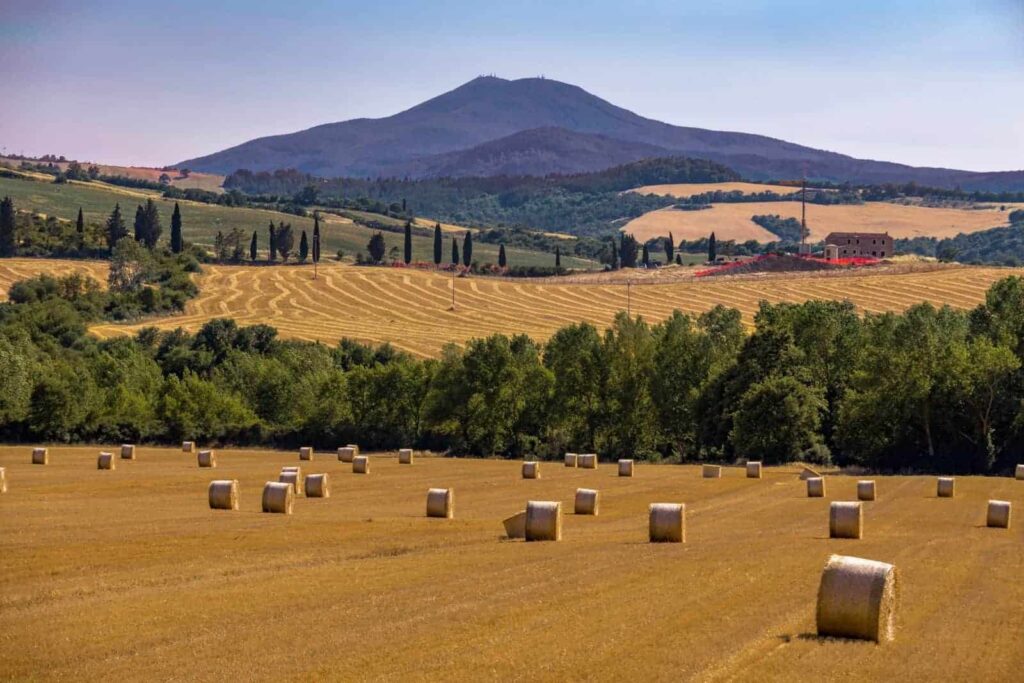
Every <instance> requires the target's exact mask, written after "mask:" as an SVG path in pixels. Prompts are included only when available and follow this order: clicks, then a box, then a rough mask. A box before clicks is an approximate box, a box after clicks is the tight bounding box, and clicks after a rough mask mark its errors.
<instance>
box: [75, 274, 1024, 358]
mask: <svg viewBox="0 0 1024 683" xmlns="http://www.w3.org/2000/svg"><path fill="white" fill-rule="evenodd" d="M204 271H205V272H204V273H203V274H202V275H201V276H199V279H198V280H197V282H198V284H199V288H200V294H199V296H198V297H197V298H196V299H194V300H192V301H190V302H189V303H188V304H187V306H186V311H185V313H184V314H183V315H180V316H173V317H169V318H161V319H155V320H145V321H142V322H140V323H137V324H133V325H119V324H118V325H115V324H104V325H97V326H95V327H93V328H92V330H93V332H94V333H96V334H98V335H99V336H101V337H110V336H114V335H119V334H134V333H135V332H136V331H137V330H138V329H139V328H140V327H144V326H147V325H156V326H157V327H160V328H163V329H173V328H175V327H179V326H180V327H183V328H185V329H187V330H193V331H194V330H196V329H198V328H199V327H200V326H201V325H202V324H203V323H205V322H206V321H207V320H210V319H211V318H216V317H231V318H234V319H236V320H237V321H238V322H239V323H240V324H249V325H251V324H255V323H266V324H268V325H273V326H274V327H276V328H277V329H278V330H279V331H280V333H281V335H282V336H284V337H288V338H295V339H308V340H319V341H323V342H325V343H328V344H334V343H336V342H337V341H338V339H340V338H341V337H351V338H353V339H357V340H361V341H364V342H378V343H379V342H386V341H387V342H391V343H392V344H394V345H395V346H396V347H398V348H401V349H404V350H406V351H409V352H411V353H413V354H416V355H420V356H432V355H437V354H438V353H439V351H440V349H441V347H442V346H443V345H444V344H445V343H446V342H449V341H451V342H456V343H463V342H465V341H466V340H468V339H471V338H474V337H484V336H487V335H490V334H494V333H498V332H500V333H505V334H515V333H526V334H529V335H531V336H532V337H534V338H535V339H538V340H544V339H547V338H548V337H549V336H550V335H551V334H553V333H554V332H555V331H556V330H557V329H558V328H560V327H563V326H565V325H567V324H569V323H572V322H577V321H580V320H588V321H590V322H592V323H594V324H595V325H597V326H598V327H599V328H604V327H607V326H608V325H609V324H610V323H611V321H612V319H613V317H614V316H615V314H616V313H617V312H618V311H622V310H626V306H627V285H626V283H625V282H624V281H621V280H620V281H618V282H602V281H601V280H600V279H597V278H600V277H601V276H596V275H595V276H592V277H594V278H595V280H593V281H591V282H592V283H591V284H582V283H587V282H588V278H585V277H582V276H581V277H578V278H575V280H576V282H575V283H571V282H566V283H565V284H561V283H558V282H551V281H546V282H543V283H539V282H529V281H524V280H515V279H498V278H459V279H457V280H456V281H455V283H456V288H457V298H456V300H457V307H456V309H455V310H454V311H453V310H449V309H450V306H451V287H452V278H451V277H450V276H447V275H443V274H439V273H434V272H430V271H419V270H409V269H395V268H367V267H356V266H348V265H339V264H337V263H327V264H322V265H321V268H320V278H319V279H318V280H313V269H312V268H311V267H308V266H305V267H273V268H271V267H255V268H254V267H246V266H204ZM1021 273H1024V270H1020V269H1010V268H980V267H948V268H940V269H936V270H929V271H924V272H906V273H902V272H899V271H896V272H893V271H884V272H881V273H874V274H872V273H870V271H862V272H860V273H858V274H845V273H843V274H840V275H834V276H829V277H822V276H808V275H786V276H779V277H765V278H756V277H754V278H745V279H739V278H735V279H734V278H718V279H714V280H692V279H687V280H683V281H678V282H673V283H669V284H653V283H652V284H645V285H640V284H635V285H634V286H632V287H631V288H630V291H629V299H630V306H631V310H632V312H633V314H634V315H635V314H637V313H640V314H642V315H643V316H644V317H645V318H647V319H648V320H661V319H663V318H665V317H667V316H668V315H670V314H671V312H672V311H673V309H679V310H682V311H685V312H692V313H699V312H703V311H705V310H707V309H709V308H711V307H713V306H715V305H716V304H724V305H726V306H731V307H735V308H738V309H739V310H740V311H741V312H742V313H743V315H744V319H745V320H746V322H748V323H750V322H752V319H753V315H754V313H755V312H756V311H757V307H758V302H759V301H761V300H762V299H764V300H767V301H770V302H773V303H775V302H780V301H791V302H801V301H806V300H808V299H839V300H843V299H849V300H850V301H852V302H853V303H854V304H856V305H857V306H859V307H860V308H861V310H865V311H872V312H880V311H900V310H903V309H905V308H907V307H909V306H910V305H912V304H915V303H919V302H921V301H931V302H933V303H935V304H944V303H948V304H951V305H953V306H956V307H959V308H970V307H973V306H975V305H977V304H979V303H981V302H982V301H983V300H984V296H985V292H986V291H987V289H988V288H989V287H990V286H991V284H992V283H993V282H995V281H996V280H999V279H1001V278H1003V277H1007V276H1009V275H1019V274H1021Z"/></svg>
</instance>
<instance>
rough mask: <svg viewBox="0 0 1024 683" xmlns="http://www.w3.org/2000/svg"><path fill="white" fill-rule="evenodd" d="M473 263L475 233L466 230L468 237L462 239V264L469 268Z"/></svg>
mask: <svg viewBox="0 0 1024 683" xmlns="http://www.w3.org/2000/svg"><path fill="white" fill-rule="evenodd" d="M471 263H473V233H471V232H469V231H466V238H465V239H464V240H463V241H462V265H464V266H466V267H467V268H469V265H470V264H471Z"/></svg>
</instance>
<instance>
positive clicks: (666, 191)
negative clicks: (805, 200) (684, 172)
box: [630, 183, 800, 199]
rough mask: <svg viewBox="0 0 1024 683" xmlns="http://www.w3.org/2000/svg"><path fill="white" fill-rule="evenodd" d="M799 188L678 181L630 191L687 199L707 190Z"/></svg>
mask: <svg viewBox="0 0 1024 683" xmlns="http://www.w3.org/2000/svg"><path fill="white" fill-rule="evenodd" d="M799 190H800V188H799V187H793V186H792V185H761V184H760V183H677V184H670V185H644V186H643V187H638V188H636V189H633V190H630V192H636V193H638V194H656V195H659V196H662V197H676V198H678V199H687V198H689V197H692V196H694V195H698V194H704V193H705V192H737V191H738V192H742V193H743V194H757V193H758V192H774V193H776V194H792V193H794V192H798V191H799Z"/></svg>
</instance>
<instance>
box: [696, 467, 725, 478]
mask: <svg viewBox="0 0 1024 683" xmlns="http://www.w3.org/2000/svg"><path fill="white" fill-rule="evenodd" d="M701 476H702V477H704V478H705V479H721V478H722V467H721V465H704V467H702V468H701Z"/></svg>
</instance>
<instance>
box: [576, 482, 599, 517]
mask: <svg viewBox="0 0 1024 683" xmlns="http://www.w3.org/2000/svg"><path fill="white" fill-rule="evenodd" d="M600 498H601V492H600V491H598V490H597V489H576V500H575V503H574V504H573V512H574V513H575V514H577V515H593V516H595V517H596V516H597V513H598V512H599V507H600Z"/></svg>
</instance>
